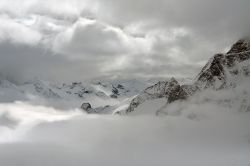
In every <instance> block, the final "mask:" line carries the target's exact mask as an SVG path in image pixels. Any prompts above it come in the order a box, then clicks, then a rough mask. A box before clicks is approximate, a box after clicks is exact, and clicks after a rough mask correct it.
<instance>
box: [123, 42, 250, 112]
mask: <svg viewBox="0 0 250 166" xmlns="http://www.w3.org/2000/svg"><path fill="white" fill-rule="evenodd" d="M246 77H250V41H249V40H239V41H237V42H236V43H235V44H234V45H233V46H232V48H231V49H230V50H229V51H228V52H227V53H226V54H216V55H215V56H213V57H212V58H211V59H210V60H209V62H208V63H207V64H206V65H205V66H204V67H203V69H202V70H201V72H200V73H199V74H198V76H197V77H196V79H195V80H194V83H193V84H191V85H182V86H180V85H179V84H178V82H177V81H176V80H175V79H174V78H172V79H171V80H170V81H161V82H158V83H157V84H155V85H153V86H151V87H148V88H147V89H145V90H144V91H143V92H142V93H141V94H139V95H138V96H136V97H135V98H134V99H133V100H132V101H131V103H130V105H129V107H128V109H127V111H126V113H129V112H132V111H134V109H135V108H136V107H138V106H139V105H140V104H142V103H143V102H145V101H146V100H152V99H157V98H163V97H165V98H166V103H167V104H168V103H172V102H174V101H176V100H183V99H186V98H188V97H189V96H192V95H193V94H195V93H196V92H197V91H202V90H204V89H208V88H211V89H214V90H220V89H224V88H231V87H235V86H236V85H237V83H238V82H239V81H240V80H241V79H244V78H246ZM248 109H249V108H248Z"/></svg>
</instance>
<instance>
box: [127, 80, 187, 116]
mask: <svg viewBox="0 0 250 166" xmlns="http://www.w3.org/2000/svg"><path fill="white" fill-rule="evenodd" d="M187 96H188V94H187V93H186V92H185V91H184V90H183V89H182V87H181V86H180V85H179V83H178V82H177V81H176V80H175V79H174V78H172V79H171V80H170V81H160V82H158V83H157V84H155V85H153V86H150V87H148V88H146V89H145V90H144V91H143V92H142V93H141V94H139V95H138V96H136V97H135V98H134V99H133V100H132V101H131V103H130V105H129V107H128V109H127V111H126V113H129V112H132V111H134V109H135V108H136V107H138V106H139V105H140V104H142V103H143V102H145V101H147V100H153V99H157V98H164V97H165V98H166V102H169V103H171V102H174V101H176V100H180V99H185V98H186V97H187Z"/></svg>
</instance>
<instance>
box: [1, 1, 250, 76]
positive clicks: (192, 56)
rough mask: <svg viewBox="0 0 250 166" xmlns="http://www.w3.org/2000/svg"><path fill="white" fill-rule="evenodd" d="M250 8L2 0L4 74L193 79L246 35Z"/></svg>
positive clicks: (202, 3)
mask: <svg viewBox="0 0 250 166" xmlns="http://www.w3.org/2000/svg"><path fill="white" fill-rule="evenodd" d="M249 11H250V1H249V0H188V1H187V0H105V1H104V0H25V1H22V0H1V1H0V22H1V24H0V73H1V75H3V76H5V77H8V78H10V79H12V80H15V81H24V80H26V79H31V78H32V77H34V76H36V77H40V78H42V79H48V80H53V81H73V80H83V79H89V78H93V77H97V76H103V75H123V76H126V77H135V76H143V77H144V76H145V77H151V76H156V75H157V76H183V77H194V76H195V75H196V74H197V72H198V71H199V70H200V68H201V67H202V66H203V65H204V64H205V63H206V62H207V60H208V59H209V58H210V57H211V56H212V55H213V54H215V53H217V52H225V51H226V50H227V49H228V48H229V47H230V46H231V45H232V43H234V42H235V41H236V40H238V39H239V38H242V37H245V36H249V35H248V34H249V32H250V17H249V16H250V12H249Z"/></svg>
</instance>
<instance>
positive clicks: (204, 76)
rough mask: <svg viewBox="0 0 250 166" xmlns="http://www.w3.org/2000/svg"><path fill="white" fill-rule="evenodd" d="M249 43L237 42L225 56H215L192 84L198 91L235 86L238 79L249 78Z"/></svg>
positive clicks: (244, 41)
mask: <svg viewBox="0 0 250 166" xmlns="http://www.w3.org/2000/svg"><path fill="white" fill-rule="evenodd" d="M249 59H250V42H249V41H246V40H239V41H238V42H236V43H235V44H234V45H233V46H232V48H231V49H230V51H229V52H228V53H226V54H216V55H215V56H214V57H212V58H211V59H210V61H209V62H208V63H207V64H206V65H205V67H204V68H203V69H202V71H201V72H200V74H199V75H198V76H197V78H196V82H195V83H194V85H195V86H197V87H198V88H199V89H200V90H202V89H206V88H212V89H215V90H218V89H223V88H227V87H231V86H235V84H236V82H235V81H238V80H239V79H240V77H242V78H243V77H248V76H250V64H249Z"/></svg>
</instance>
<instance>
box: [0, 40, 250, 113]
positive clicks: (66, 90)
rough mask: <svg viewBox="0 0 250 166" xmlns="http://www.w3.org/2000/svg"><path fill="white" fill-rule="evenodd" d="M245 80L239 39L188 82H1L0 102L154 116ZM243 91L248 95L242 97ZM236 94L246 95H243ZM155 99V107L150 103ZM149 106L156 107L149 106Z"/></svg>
mask: <svg viewBox="0 0 250 166" xmlns="http://www.w3.org/2000/svg"><path fill="white" fill-rule="evenodd" d="M249 77H250V42H249V41H248V40H239V41H238V42H236V43H235V44H234V45H233V46H232V47H231V49H230V50H229V51H228V52H227V53H225V54H216V55H215V56H213V57H212V58H211V59H210V60H209V61H208V63H207V64H206V65H205V66H204V67H203V68H202V70H201V72H200V73H199V74H198V75H197V77H196V78H195V79H193V80H192V79H175V78H171V79H170V78H150V79H148V78H136V79H125V78H121V77H106V78H97V79H94V80H91V81H88V82H72V83H70V84H65V83H64V84H62V85H55V84H52V83H50V82H48V81H43V80H40V79H37V78H36V79H33V80H30V81H27V82H25V83H23V84H21V85H16V84H14V83H12V82H11V81H8V80H7V79H3V78H1V79H0V102H2V103H10V102H15V101H26V102H29V103H32V104H39V105H46V106H51V107H55V108H60V109H69V108H80V107H81V105H82V104H83V106H82V108H83V109H84V108H85V107H84V106H86V105H87V106H89V105H90V107H91V109H89V107H88V110H85V111H86V112H88V113H98V114H113V113H115V114H116V113H117V114H134V112H135V111H137V110H138V109H141V108H143V109H147V110H148V109H152V110H153V112H154V113H155V112H161V110H164V109H165V108H166V107H167V105H169V104H170V103H173V102H175V101H181V100H185V99H188V100H191V98H192V97H193V96H195V95H197V94H198V93H203V91H207V89H209V90H210V89H213V90H217V91H218V90H220V91H221V90H223V89H236V88H237V86H238V85H241V84H246V85H248V84H249ZM177 80H178V81H177ZM191 80H192V81H191ZM247 88H249V87H247ZM245 93H246V94H247V95H244V94H245ZM239 94H240V95H241V96H248V92H244V93H243V92H242V93H241V92H240V93H239ZM225 98H226V97H225ZM232 98H237V96H234V97H232ZM232 98H231V99H230V102H231V101H232V100H233V99H232ZM238 98H241V99H242V100H244V101H240V102H241V103H244V104H242V105H245V106H244V107H246V109H248V105H249V99H248V98H246V97H245V98H243V97H240V96H238ZM158 99H159V102H160V104H157V102H155V100H158ZM221 100H222V99H219V100H218V102H220V103H221V102H223V101H221ZM225 100H226V99H225ZM228 100H229V99H228ZM228 100H227V102H229V101H228ZM234 100H237V99H234ZM150 102H155V103H154V104H152V103H151V104H149V103H150ZM141 105H146V107H143V106H141ZM138 107H141V108H138Z"/></svg>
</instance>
